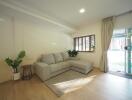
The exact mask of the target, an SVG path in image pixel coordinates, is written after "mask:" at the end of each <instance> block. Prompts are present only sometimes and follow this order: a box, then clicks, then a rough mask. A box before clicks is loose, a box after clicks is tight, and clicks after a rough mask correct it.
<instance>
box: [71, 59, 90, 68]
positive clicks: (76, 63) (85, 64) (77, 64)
mask: <svg viewBox="0 0 132 100" xmlns="http://www.w3.org/2000/svg"><path fill="white" fill-rule="evenodd" d="M69 62H70V64H71V66H72V67H77V68H80V69H84V70H87V69H89V68H91V66H92V64H91V63H89V62H86V61H81V60H70V61H69Z"/></svg>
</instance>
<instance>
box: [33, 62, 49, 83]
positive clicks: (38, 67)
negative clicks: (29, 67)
mask: <svg viewBox="0 0 132 100" xmlns="http://www.w3.org/2000/svg"><path fill="white" fill-rule="evenodd" d="M35 73H36V74H37V75H38V76H39V77H40V79H42V80H43V81H45V80H47V79H49V78H50V67H49V65H48V64H46V63H43V62H37V63H35Z"/></svg>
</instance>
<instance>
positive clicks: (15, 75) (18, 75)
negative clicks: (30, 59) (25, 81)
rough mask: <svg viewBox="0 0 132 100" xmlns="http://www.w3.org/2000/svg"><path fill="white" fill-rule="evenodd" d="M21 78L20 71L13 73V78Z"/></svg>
mask: <svg viewBox="0 0 132 100" xmlns="http://www.w3.org/2000/svg"><path fill="white" fill-rule="evenodd" d="M20 78H21V75H20V72H18V73H13V80H19V79H20Z"/></svg>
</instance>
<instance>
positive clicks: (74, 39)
mask: <svg viewBox="0 0 132 100" xmlns="http://www.w3.org/2000/svg"><path fill="white" fill-rule="evenodd" d="M92 36H93V37H94V49H93V50H91V49H92V47H91V44H92V43H91V37H92ZM86 37H88V38H89V50H88V51H87V50H86ZM77 38H78V39H77ZM83 38H84V39H85V51H84V50H83ZM76 39H77V40H78V50H76ZM79 39H81V45H82V46H81V50H79ZM73 42H74V50H76V51H78V52H94V51H95V34H91V35H85V36H79V37H74V38H73Z"/></svg>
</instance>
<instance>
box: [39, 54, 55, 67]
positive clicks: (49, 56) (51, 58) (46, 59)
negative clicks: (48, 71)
mask: <svg viewBox="0 0 132 100" xmlns="http://www.w3.org/2000/svg"><path fill="white" fill-rule="evenodd" d="M41 62H44V63H46V64H49V65H50V64H54V63H55V59H54V56H53V54H47V55H43V56H42V59H41Z"/></svg>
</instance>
